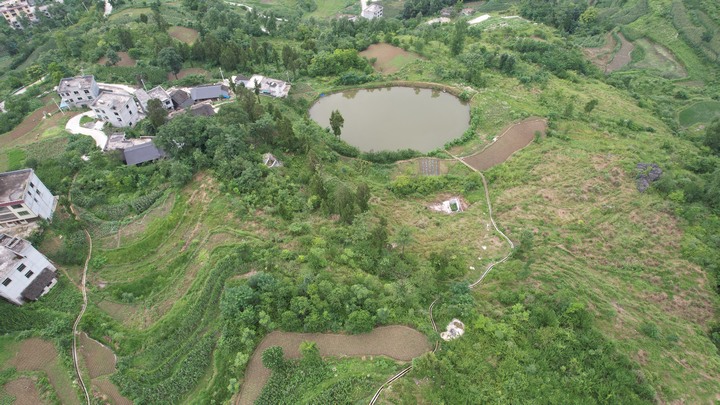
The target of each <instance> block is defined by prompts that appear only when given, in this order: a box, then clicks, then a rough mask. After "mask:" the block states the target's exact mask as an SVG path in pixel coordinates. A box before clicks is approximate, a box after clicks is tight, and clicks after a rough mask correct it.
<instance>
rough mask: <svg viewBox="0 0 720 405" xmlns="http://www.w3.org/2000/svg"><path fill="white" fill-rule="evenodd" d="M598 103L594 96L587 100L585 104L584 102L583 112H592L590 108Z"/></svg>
mask: <svg viewBox="0 0 720 405" xmlns="http://www.w3.org/2000/svg"><path fill="white" fill-rule="evenodd" d="M598 103H599V101H598V99H596V98H594V99H592V100H590V101H588V102H587V104H585V113H587V114H590V113H591V112H592V110H594V109H595V107H597V105H598Z"/></svg>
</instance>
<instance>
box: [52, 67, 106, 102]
mask: <svg viewBox="0 0 720 405" xmlns="http://www.w3.org/2000/svg"><path fill="white" fill-rule="evenodd" d="M57 92H58V94H59V95H60V107H71V108H72V107H87V106H89V105H91V104H92V103H93V102H94V101H95V99H96V98H97V97H98V95H99V94H100V87H98V84H97V82H96V81H95V76H93V75H86V76H76V77H66V78H64V79H62V80H60V84H58V88H57Z"/></svg>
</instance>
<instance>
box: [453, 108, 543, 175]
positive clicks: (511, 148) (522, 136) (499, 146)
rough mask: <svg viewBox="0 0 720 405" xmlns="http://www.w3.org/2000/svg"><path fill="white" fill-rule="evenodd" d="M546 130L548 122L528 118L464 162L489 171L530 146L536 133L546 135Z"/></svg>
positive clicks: (476, 168) (465, 158) (464, 159)
mask: <svg viewBox="0 0 720 405" xmlns="http://www.w3.org/2000/svg"><path fill="white" fill-rule="evenodd" d="M546 130H547V121H546V120H544V119H542V118H528V119H526V120H524V121H521V122H519V123H517V124H514V125H512V126H510V127H509V128H507V129H506V130H505V131H503V132H502V133H501V134H500V135H499V136H498V137H497V141H495V142H493V143H492V144H490V146H488V147H487V148H485V149H483V150H482V151H480V152H478V153H476V154H474V155H470V156H466V157H464V158H462V162H463V163H465V164H467V165H468V166H470V167H472V168H473V169H475V170H487V169H489V168H491V167H493V166H495V165H497V164H500V163H502V162H504V161H506V160H507V159H508V158H509V157H510V156H512V154H513V153H515V152H517V151H518V150H520V149H522V148H524V147H526V146H527V145H529V144H530V142H532V141H533V139H535V133H536V132H540V133H541V134H543V135H544V134H545V131H546Z"/></svg>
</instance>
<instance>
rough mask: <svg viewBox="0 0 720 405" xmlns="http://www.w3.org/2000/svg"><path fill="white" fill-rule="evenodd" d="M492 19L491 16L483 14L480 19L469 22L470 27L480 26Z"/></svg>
mask: <svg viewBox="0 0 720 405" xmlns="http://www.w3.org/2000/svg"><path fill="white" fill-rule="evenodd" d="M489 19H490V14H483V15H481V16H480V17H477V18H473V19H472V20H470V21H468V24H469V25H475V24H480V23H481V22H483V21H487V20H489Z"/></svg>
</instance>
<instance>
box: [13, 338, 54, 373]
mask: <svg viewBox="0 0 720 405" xmlns="http://www.w3.org/2000/svg"><path fill="white" fill-rule="evenodd" d="M56 357H57V350H55V345H53V344H52V342H48V341H47V340H42V339H38V338H32V339H27V340H24V341H23V342H22V343H20V346H19V349H18V352H17V354H16V355H15V357H14V358H13V359H12V360H10V364H12V365H13V366H15V368H17V370H18V371H31V370H44V369H45V368H46V367H49V365H50V363H52V362H53V361H55V358H56Z"/></svg>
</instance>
